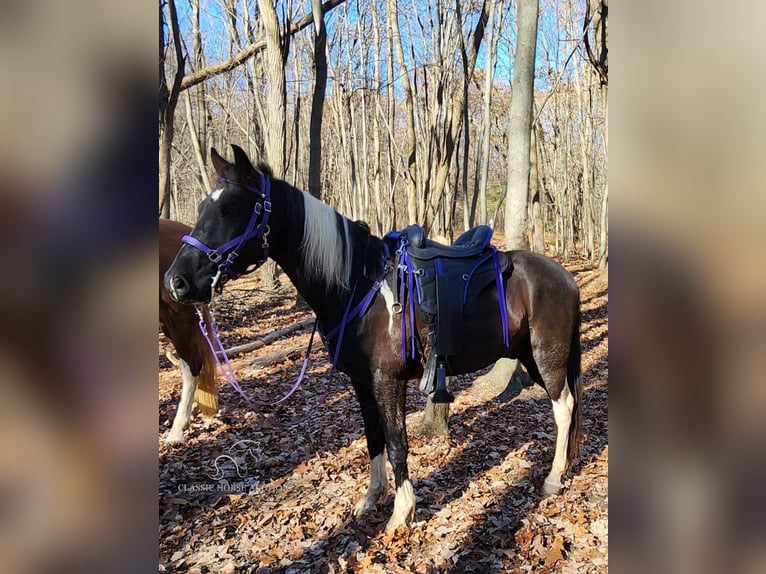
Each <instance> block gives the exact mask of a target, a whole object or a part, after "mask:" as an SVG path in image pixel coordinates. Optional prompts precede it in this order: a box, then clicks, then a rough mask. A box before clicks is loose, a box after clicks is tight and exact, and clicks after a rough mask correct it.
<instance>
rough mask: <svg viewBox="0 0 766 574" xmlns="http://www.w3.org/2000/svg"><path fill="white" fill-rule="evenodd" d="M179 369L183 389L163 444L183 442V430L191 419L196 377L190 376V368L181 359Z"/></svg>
mask: <svg viewBox="0 0 766 574" xmlns="http://www.w3.org/2000/svg"><path fill="white" fill-rule="evenodd" d="M179 368H180V370H181V378H182V379H183V387H182V388H181V400H180V401H178V409H177V410H176V417H175V419H174V420H173V426H172V427H171V428H170V432H169V433H168V436H167V437H166V438H165V442H167V443H174V442H183V440H184V429H185V428H186V426H187V425H188V424H189V420H190V419H191V412H192V405H193V404H194V401H193V399H194V391H195V390H196V388H197V377H195V376H194V375H193V374H192V371H191V367H189V365H188V363H187V362H186V361H184V360H183V359H180V364H179Z"/></svg>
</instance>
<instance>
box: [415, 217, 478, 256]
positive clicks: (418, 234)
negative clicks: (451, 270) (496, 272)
mask: <svg viewBox="0 0 766 574" xmlns="http://www.w3.org/2000/svg"><path fill="white" fill-rule="evenodd" d="M404 233H405V235H406V237H407V240H408V241H409V249H410V254H411V255H412V256H414V257H417V258H418V259H433V258H434V257H445V258H447V259H460V258H463V257H475V256H476V255H479V254H481V253H483V252H484V251H485V250H486V249H487V247H488V246H489V242H490V241H491V240H492V228H491V227H489V226H488V225H477V226H476V227H473V228H471V229H469V230H468V231H465V232H464V233H463V234H462V235H461V236H460V237H458V238H457V239H456V240H455V242H454V243H453V244H452V245H443V244H441V243H438V242H436V241H433V240H431V239H428V238H427V237H426V234H425V231H424V230H423V228H422V227H420V226H419V225H410V226H409V227H407V228H405V229H404Z"/></svg>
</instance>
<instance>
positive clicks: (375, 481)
mask: <svg viewBox="0 0 766 574" xmlns="http://www.w3.org/2000/svg"><path fill="white" fill-rule="evenodd" d="M386 491H388V477H387V476H386V459H385V457H384V456H383V453H381V454H379V455H378V456H376V457H375V458H373V459H372V460H371V461H370V487H369V488H368V489H367V494H365V495H364V498H363V499H362V500H360V501H359V502H358V503H357V505H356V506H355V507H354V515H356V516H360V515H361V514H364V513H365V512H367V511H368V510H372V509H373V508H375V503H376V502H377V501H378V499H380V498H382V497H384V496H385V495H386Z"/></svg>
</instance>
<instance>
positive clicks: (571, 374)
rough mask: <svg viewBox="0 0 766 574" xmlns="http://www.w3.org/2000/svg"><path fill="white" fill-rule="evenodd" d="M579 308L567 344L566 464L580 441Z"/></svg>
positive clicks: (580, 352) (572, 462)
mask: <svg viewBox="0 0 766 574" xmlns="http://www.w3.org/2000/svg"><path fill="white" fill-rule="evenodd" d="M580 320H581V317H580V309H579V305H578V309H577V317H576V318H575V325H574V329H573V330H572V340H571V342H570V344H569V359H568V360H567V384H568V385H569V391H570V392H571V393H572V397H574V408H573V409H572V420H571V422H570V423H569V441H568V448H567V464H568V465H570V466H571V465H572V464H574V462H575V460H576V459H577V457H578V456H579V454H580V442H581V441H582V377H581V372H580V371H581V367H580V359H581V356H582V349H581V348H580Z"/></svg>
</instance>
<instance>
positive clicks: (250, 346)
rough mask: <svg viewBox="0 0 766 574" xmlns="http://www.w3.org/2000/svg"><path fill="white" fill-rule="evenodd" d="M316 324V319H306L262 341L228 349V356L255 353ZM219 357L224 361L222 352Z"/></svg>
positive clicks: (270, 334)
mask: <svg viewBox="0 0 766 574" xmlns="http://www.w3.org/2000/svg"><path fill="white" fill-rule="evenodd" d="M313 322H314V318H313V317H312V318H311V319H305V320H303V321H300V322H298V323H295V324H294V325H290V326H289V327H285V328H284V329H279V330H278V331H274V332H273V333H269V334H268V335H266V336H265V337H262V338H260V339H257V340H255V341H251V342H250V343H244V344H242V345H236V346H234V347H232V348H230V349H226V355H227V356H228V357H229V358H231V357H235V356H237V355H241V354H242V353H247V352H248V351H254V350H255V349H260V348H261V347H265V346H266V345H270V344H271V343H273V342H274V341H276V340H277V339H279V338H280V337H284V336H285V335H289V334H290V333H293V332H295V331H298V330H300V329H303V328H304V327H308V326H309V325H311V324H312V323H313ZM216 355H218V358H219V359H223V355H222V354H221V352H220V351H218V352H217V353H216Z"/></svg>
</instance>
